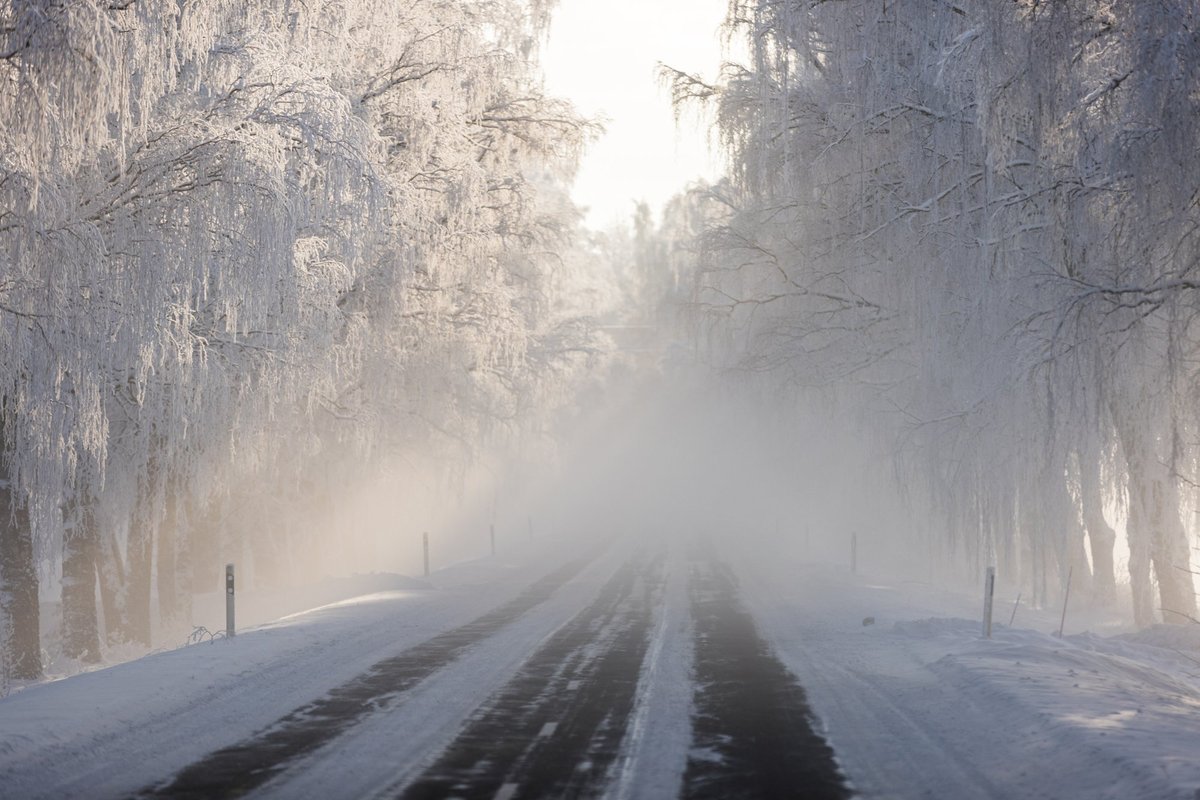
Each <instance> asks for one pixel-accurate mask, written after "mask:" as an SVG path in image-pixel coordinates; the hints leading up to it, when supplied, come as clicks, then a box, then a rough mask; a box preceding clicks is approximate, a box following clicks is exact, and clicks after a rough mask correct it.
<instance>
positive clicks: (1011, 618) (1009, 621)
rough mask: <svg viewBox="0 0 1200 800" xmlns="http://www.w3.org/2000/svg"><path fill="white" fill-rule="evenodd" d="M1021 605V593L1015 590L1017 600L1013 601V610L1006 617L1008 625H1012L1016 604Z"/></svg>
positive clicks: (1015, 614) (1015, 615)
mask: <svg viewBox="0 0 1200 800" xmlns="http://www.w3.org/2000/svg"><path fill="white" fill-rule="evenodd" d="M1019 605H1021V593H1020V592H1017V600H1016V602H1015V603H1013V612H1012V614H1011V615H1010V616H1009V618H1008V627H1010V628H1011V627H1012V626H1013V620H1015V619H1016V618H1017V606H1019Z"/></svg>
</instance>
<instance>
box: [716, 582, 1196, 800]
mask: <svg viewBox="0 0 1200 800" xmlns="http://www.w3.org/2000/svg"><path fill="white" fill-rule="evenodd" d="M738 569H739V576H740V578H741V581H740V584H741V586H742V591H743V594H744V596H745V597H746V600H747V603H748V604H749V606H750V607H751V609H752V610H753V612H754V614H755V616H756V618H757V619H758V620H759V622H760V624H761V625H762V626H763V628H764V632H765V634H766V635H767V636H768V638H769V639H770V640H771V641H772V643H773V645H774V647H775V649H776V651H777V652H778V653H779V654H780V657H781V658H782V659H783V660H784V661H785V662H786V663H787V664H788V666H789V667H790V668H791V670H792V671H793V672H794V673H795V674H796V675H797V676H798V677H799V679H800V681H801V682H802V683H803V684H804V685H805V687H806V688H807V689H808V692H809V696H810V699H811V701H812V704H813V707H814V709H815V711H816V712H817V714H818V716H819V717H820V718H821V719H822V721H823V723H824V726H825V728H826V730H827V733H828V736H829V739H830V742H831V743H832V744H833V746H834V747H835V749H836V751H837V754H838V759H839V762H840V763H841V764H842V766H843V768H844V769H845V771H846V773H847V775H848V776H849V778H850V780H851V782H852V784H853V785H854V788H855V789H856V790H857V791H858V792H859V793H860V794H861V796H862V797H864V798H873V797H887V798H923V797H954V798H958V799H959V800H971V798H992V799H995V800H1000V799H1001V798H1018V797H1019V798H1062V799H1064V800H1066V799H1069V798H1089V800H1090V799H1091V798H1113V799H1114V800H1116V799H1117V798H1121V799H1122V800H1124V799H1125V798H1155V799H1156V800H1159V799H1161V800H1168V799H1169V798H1179V800H1194V798H1195V797H1196V796H1197V787H1200V760H1197V759H1196V757H1195V754H1196V753H1197V752H1200V726H1197V725H1196V723H1195V721H1196V719H1198V718H1200V679H1197V675H1200V668H1198V666H1197V664H1195V663H1194V662H1191V661H1189V659H1188V656H1187V655H1186V654H1185V653H1173V652H1171V651H1170V650H1166V649H1163V648H1156V647H1150V646H1147V645H1145V644H1143V643H1141V642H1139V641H1138V640H1137V637H1133V638H1132V639H1130V638H1126V637H1115V638H1103V637H1098V636H1092V635H1090V634H1088V635H1079V636H1068V637H1066V638H1065V639H1058V638H1057V637H1054V636H1051V635H1049V634H1047V633H1043V632H1036V631H1032V630H1021V629H1007V628H1003V627H999V628H998V629H997V630H996V632H995V636H994V638H993V639H991V640H985V639H983V638H981V635H980V633H981V632H980V625H979V622H978V621H976V620H974V619H969V618H968V615H969V614H971V613H972V611H974V605H975V603H974V602H973V598H967V597H964V598H963V603H962V606H961V608H960V611H959V613H960V614H961V616H956V617H951V616H941V615H939V616H937V617H930V616H929V614H930V609H931V608H933V607H937V608H939V610H940V612H941V613H943V614H944V613H945V597H944V596H942V595H939V596H938V597H937V598H936V599H934V598H932V595H930V596H922V591H921V590H920V589H919V588H916V589H914V588H913V587H907V588H906V589H905V590H904V591H900V590H898V589H897V588H896V587H888V586H886V585H880V583H878V582H870V581H867V580H863V579H857V578H855V577H853V576H851V575H849V573H848V572H847V571H846V570H844V569H841V570H839V569H836V568H833V569H831V568H828V567H818V566H814V565H797V564H790V565H789V564H786V563H780V562H778V561H777V562H774V563H768V564H763V563H757V564H751V563H747V562H746V561H744V560H743V561H740V562H739V564H738ZM868 614H878V615H879V617H880V623H879V624H877V625H870V626H864V625H863V619H864V617H866V616H867V615H868ZM1190 633H1194V632H1189V631H1187V630H1186V629H1180V630H1177V632H1176V633H1175V634H1174V636H1175V637H1180V636H1182V637H1185V638H1186V637H1187V636H1188V635H1189V634H1190ZM1163 635H1169V633H1168V634H1163ZM1194 653H1195V651H1193V654H1194Z"/></svg>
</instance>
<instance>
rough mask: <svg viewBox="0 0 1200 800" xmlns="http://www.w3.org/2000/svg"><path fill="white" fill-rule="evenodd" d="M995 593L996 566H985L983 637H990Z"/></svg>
mask: <svg viewBox="0 0 1200 800" xmlns="http://www.w3.org/2000/svg"><path fill="white" fill-rule="evenodd" d="M995 595H996V568H995V567H988V568H987V577H986V578H984V580H983V638H985V639H990V638H992V600H993V599H994V598H995Z"/></svg>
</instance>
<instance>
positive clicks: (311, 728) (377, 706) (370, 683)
mask: <svg viewBox="0 0 1200 800" xmlns="http://www.w3.org/2000/svg"><path fill="white" fill-rule="evenodd" d="M599 552H600V551H599V550H597V551H595V552H593V553H590V554H589V555H588V556H586V557H584V558H582V559H578V560H575V561H572V562H569V563H567V564H565V565H564V566H562V567H560V568H558V569H556V570H554V571H553V572H551V573H550V574H548V575H546V576H545V577H543V578H541V579H540V580H538V581H537V582H535V583H534V584H532V585H531V586H530V587H529V588H528V589H526V590H525V591H523V592H522V593H521V594H520V595H518V596H517V597H515V598H514V599H512V600H510V601H509V602H507V603H505V604H504V605H502V606H500V607H498V608H496V609H494V610H492V611H489V612H488V613H486V614H484V615H483V616H480V617H478V618H476V619H474V620H472V621H471V622H468V623H467V624H465V625H462V626H459V627H457V628H454V629H453V630H450V631H446V632H445V633H442V634H439V635H438V636H435V637H434V638H432V639H430V640H428V641H426V642H424V643H422V644H419V645H417V646H416V647H412V648H410V649H408V650H405V651H403V652H401V653H399V654H397V655H395V656H391V657H389V658H386V659H384V660H382V661H379V662H378V663H376V664H375V665H373V666H372V667H370V668H369V669H368V670H367V671H366V672H364V673H362V674H361V675H359V676H358V677H356V678H354V679H352V680H350V681H348V682H346V683H344V684H342V685H341V686H339V687H337V688H336V689H333V690H332V691H330V692H329V693H327V694H326V695H324V696H323V697H320V698H318V699H317V700H314V701H312V702H310V703H306V704H305V705H303V706H300V707H299V708H297V709H296V710H294V711H292V712H291V713H289V714H287V715H285V716H284V717H282V718H281V719H279V720H278V721H277V722H275V723H274V724H273V725H271V726H270V727H268V728H266V729H264V730H263V731H261V732H259V733H257V734H255V735H254V736H252V737H250V738H248V739H246V740H244V741H242V742H238V743H237V744H234V745H230V746H229V747H225V748H222V749H220V750H217V751H214V752H213V753H211V754H209V755H208V756H206V757H204V758H202V759H200V760H199V761H197V762H195V763H193V764H192V765H190V766H188V767H186V768H185V769H183V770H182V771H180V772H179V773H178V774H177V775H176V776H175V777H174V778H172V779H171V780H170V781H168V782H165V783H163V784H160V785H157V786H152V787H148V788H146V789H144V790H143V791H141V792H139V793H138V794H137V795H135V796H136V797H141V798H181V799H183V798H196V799H197V800H201V799H207V798H228V797H241V796H243V795H245V794H246V793H248V792H250V791H252V790H254V789H256V788H258V787H259V786H261V785H262V784H264V783H266V782H267V781H269V780H271V779H272V778H274V777H275V776H277V775H278V774H279V773H281V772H283V771H284V770H286V769H287V768H288V767H289V766H290V765H291V764H293V763H295V762H296V761H297V760H298V759H301V758H303V757H304V756H307V755H308V754H310V753H312V752H313V751H314V750H316V749H318V748H319V747H321V746H322V745H324V744H326V743H328V742H329V741H331V740H332V739H334V738H335V737H337V736H338V735H339V734H341V733H342V732H344V731H345V730H347V729H348V728H350V727H351V726H353V725H354V724H355V723H356V722H358V721H359V720H360V719H361V718H363V717H364V716H366V715H367V714H370V713H373V712H376V711H380V710H382V709H385V708H387V707H388V706H390V705H392V704H393V703H394V702H395V701H396V700H397V698H398V697H399V696H400V695H402V694H403V693H404V692H405V691H407V690H408V689H410V688H411V687H412V686H414V685H416V684H417V683H419V682H420V681H422V680H423V679H425V678H427V677H428V676H430V675H432V674H433V673H434V672H436V671H437V670H439V669H441V668H442V667H444V666H446V665H447V664H449V663H450V662H451V661H453V660H455V659H457V658H458V657H459V656H460V655H462V654H463V652H464V651H465V650H467V649H468V648H469V647H471V646H472V645H474V644H476V643H478V642H480V641H481V640H483V639H485V638H487V637H489V636H491V635H493V634H495V633H496V632H497V631H499V630H500V629H501V628H503V627H504V626H506V625H508V624H509V623H511V622H513V621H515V620H516V619H517V618H519V617H520V616H522V615H523V614H525V613H526V612H528V611H530V610H531V609H533V608H534V607H535V606H537V605H538V604H540V603H542V602H544V601H545V600H547V599H549V598H550V596H551V595H553V594H554V592H555V591H556V590H557V589H558V588H559V587H560V586H562V585H563V584H564V583H566V582H567V581H569V580H571V579H572V578H573V577H575V576H576V575H577V574H578V573H579V572H580V571H581V570H582V569H583V568H584V567H585V566H586V565H587V564H589V563H590V562H591V561H593V560H594V559H595V558H596V557H597V556H598V555H599Z"/></svg>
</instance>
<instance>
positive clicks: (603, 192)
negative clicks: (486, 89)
mask: <svg viewBox="0 0 1200 800" xmlns="http://www.w3.org/2000/svg"><path fill="white" fill-rule="evenodd" d="M726 7H727V0H607V2H597V0H563V2H562V3H561V4H560V5H559V7H558V9H557V11H556V12H555V16H554V20H553V23H552V25H551V29H550V34H549V41H548V42H547V45H546V48H545V50H544V51H543V58H542V61H543V64H544V67H545V72H546V88H547V90H548V91H549V92H551V93H552V94H556V95H559V96H562V97H566V98H568V99H570V100H571V101H572V102H574V103H575V105H576V106H577V107H578V108H579V110H580V111H581V112H582V113H584V114H586V115H588V116H598V117H602V118H603V120H604V125H605V128H606V133H605V134H604V135H603V136H602V137H601V139H600V140H599V141H597V142H595V143H593V144H592V146H591V147H590V148H589V150H588V152H587V154H586V155H585V157H584V160H583V164H582V166H581V168H580V171H579V176H578V178H577V180H576V182H575V188H574V190H573V192H572V196H573V197H574V199H575V201H576V202H577V203H579V204H580V205H581V206H584V207H585V208H587V209H588V217H587V221H588V224H589V225H591V226H592V227H604V226H606V225H608V224H609V223H611V222H613V221H615V220H625V219H628V218H629V217H630V215H631V214H632V213H633V207H634V204H635V203H636V202H637V201H639V200H645V201H646V202H648V203H649V204H650V206H651V207H652V208H653V209H655V210H658V209H659V208H660V207H661V206H662V204H663V203H665V202H666V201H667V200H669V199H670V198H671V196H672V195H674V194H676V193H677V192H678V191H679V190H680V189H682V188H683V187H684V186H685V185H686V184H687V183H689V182H690V181H692V180H695V179H696V178H700V177H703V178H707V179H709V180H713V179H715V178H716V177H717V175H718V174H719V172H720V170H719V162H718V161H717V160H716V159H715V158H714V157H712V156H710V155H709V153H708V147H707V129H706V127H707V126H706V125H705V124H701V123H699V122H697V121H696V120H695V115H685V117H684V118H683V123H682V124H681V125H679V126H676V124H675V118H674V114H673V112H672V110H671V100H670V93H669V91H668V90H667V89H666V88H664V87H662V86H660V85H659V83H658V78H657V74H656V70H657V65H658V63H659V62H662V63H664V64H668V65H670V66H672V67H675V68H676V69H681V70H684V71H686V72H694V73H700V74H701V75H702V76H703V77H705V78H706V79H712V78H713V77H714V76H715V75H716V73H717V69H718V67H719V65H720V62H721V38H720V32H719V27H720V25H721V22H722V21H723V19H724V15H725V10H726Z"/></svg>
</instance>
